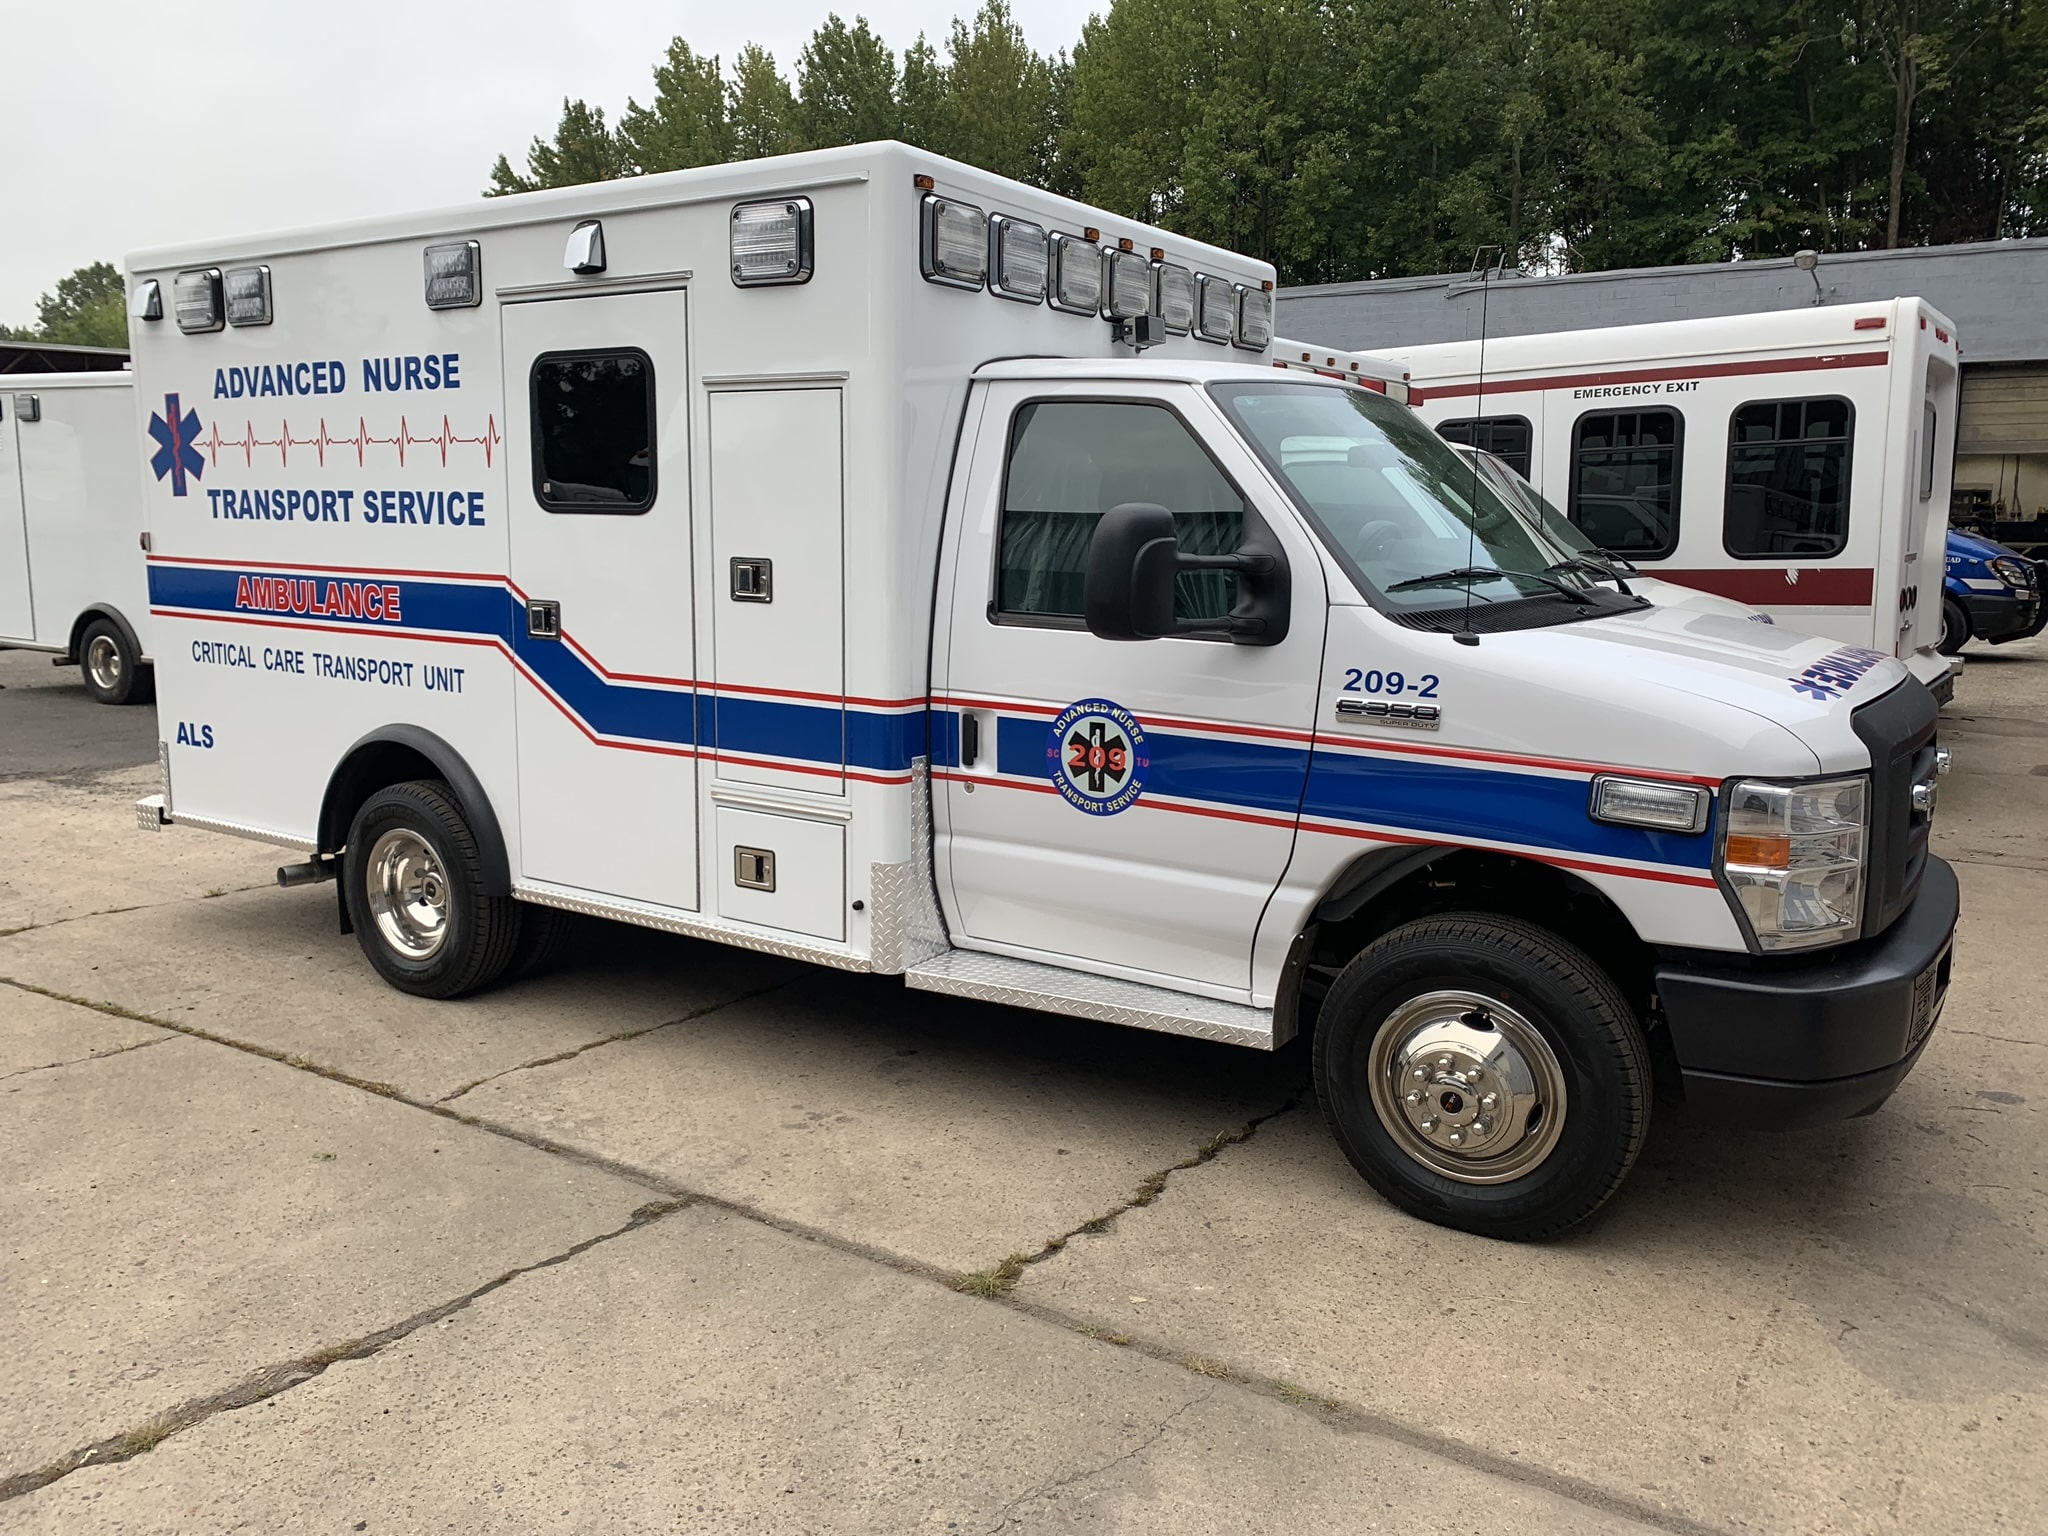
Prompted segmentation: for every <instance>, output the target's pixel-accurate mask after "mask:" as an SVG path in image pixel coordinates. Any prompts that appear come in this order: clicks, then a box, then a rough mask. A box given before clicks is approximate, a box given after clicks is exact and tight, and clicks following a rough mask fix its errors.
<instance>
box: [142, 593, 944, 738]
mask: <svg viewBox="0 0 2048 1536" xmlns="http://www.w3.org/2000/svg"><path fill="white" fill-rule="evenodd" d="M242 574H244V573H242V572H238V571H233V570H215V569H209V568H206V567H203V566H187V565H175V566H173V565H156V564H152V565H151V566H150V567H149V600H150V604H151V606H152V607H161V608H186V609H198V610H203V611H206V612H213V613H226V614H232V613H237V612H240V611H244V610H237V608H236V607H235V586H236V580H237V578H238V577H239V576H241V575H242ZM247 574H248V575H249V576H250V577H251V579H252V580H253V579H257V578H259V577H260V578H263V579H273V578H274V579H276V580H279V581H313V582H315V583H316V584H317V585H318V587H319V589H320V591H321V593H322V594H323V597H324V594H325V592H326V588H327V584H328V583H329V582H330V581H332V582H336V583H340V582H343V581H348V582H361V583H367V584H371V585H376V586H389V587H396V588H397V589H398V593H399V614H400V616H401V622H400V623H396V624H392V623H386V622H382V621H379V620H376V619H369V618H358V617H350V618H342V617H341V616H339V615H322V614H313V613H296V614H286V613H275V612H272V611H270V610H263V609H256V610H246V611H248V612H249V613H251V615H252V616H253V617H256V618H275V619H289V620H291V621H292V622H293V623H303V624H307V625H310V626H313V627H315V628H320V627H329V626H336V627H346V628H348V629H350V630H356V629H372V630H383V629H388V630H390V631H391V633H392V635H393V636H394V637H399V638H406V639H422V638H428V639H430V638H431V637H430V636H421V635H419V634H418V633H416V632H417V631H419V630H427V629H432V630H445V631H447V632H448V633H450V634H460V635H475V636H482V637H488V638H491V639H494V640H497V641H500V642H502V643H503V644H505V645H506V646H507V647H509V648H510V649H511V650H512V652H513V654H514V655H516V656H517V657H518V658H519V660H520V662H521V663H523V664H524V665H525V667H526V668H527V670H529V671H530V672H532V674H533V675H534V676H535V677H537V678H539V679H540V680H541V682H542V683H544V684H545V685H546V686H547V687H548V689H549V690H550V691H552V692H553V693H554V695H555V696H556V697H557V698H559V699H560V700H561V701H562V702H563V703H564V704H566V705H567V706H568V707H569V708H570V709H571V710H573V711H574V712H575V713H576V714H577V716H579V717H580V718H581V719H582V720H583V721H584V722H585V723H586V724H587V725H588V726H589V727H590V728H591V730H593V731H594V732H596V733H597V734H598V735H600V736H611V737H620V738H627V739H631V740H634V741H647V742H659V743H661V744H663V745H666V746H677V747H694V746H695V745H696V744H697V743H698V742H699V741H700V740H704V739H706V737H707V736H708V737H709V738H710V739H711V740H712V742H713V743H714V744H715V746H716V747H717V749H718V750H719V751H721V752H730V753H736V754H741V755H751V756H759V757H780V758H787V759H790V760H792V761H796V762H806V763H821V764H830V765H832V766H834V767H839V766H841V765H845V766H847V767H851V768H854V769H857V770H862V771H867V772H878V773H906V772H908V771H909V769H910V765H911V762H912V760H913V759H914V758H916V757H918V756H919V755H920V754H922V753H923V751H924V748H925V720H924V712H923V711H922V710H864V709H842V708H841V707H839V706H837V705H833V704H823V703H818V704H812V703H805V702H801V701H797V700H782V699H757V698H749V697H746V696H744V695H717V696H715V697H714V696H713V695H710V694H708V693H707V694H702V695H700V694H698V693H697V692H696V691H695V690H693V689H689V688H654V687H649V686H647V685H646V684H642V683H628V682H618V681H613V680H611V679H608V678H606V677H604V676H603V675H602V674H601V673H599V672H597V671H596V670H595V669H594V668H593V667H592V666H591V665H590V663H588V662H586V661H585V660H584V659H583V658H582V657H581V656H579V655H578V654H577V653H576V652H575V651H574V650H572V649H571V648H570V647H568V646H566V645H564V644H562V643H561V642H560V641H555V640H535V639H531V638H529V637H528V635H527V633H526V607H525V605H524V604H523V603H521V602H520V601H519V600H518V599H517V598H515V597H514V596H513V595H512V594H511V592H510V591H508V590H507V589H506V588H504V587H502V586H496V585H472V584H468V583H461V582H443V581H424V580H419V579H417V578H400V577H391V578H385V577H346V578H344V577H340V576H329V575H321V576H311V575H296V576H295V575H293V574H292V573H290V572H284V573H281V574H280V573H275V572H270V571H264V572H249V573H247ZM700 709H701V711H702V714H703V719H702V723H701V729H700V722H699V711H700ZM713 733H715V734H713Z"/></svg>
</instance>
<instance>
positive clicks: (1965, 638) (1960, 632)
mask: <svg viewBox="0 0 2048 1536" xmlns="http://www.w3.org/2000/svg"><path fill="white" fill-rule="evenodd" d="M1969 640H1970V616H1969V615H1968V614H1967V613H1965V612H1963V605H1962V604H1961V603H1959V602H1957V601H1956V600H1955V599H1954V598H1952V597H1944V598H1942V600H1941V639H1940V640H1938V641H1936V642H1935V647H1934V648H1935V649H1936V650H1938V651H1940V652H1941V654H1942V655H1944V656H1953V655H1955V654H1956V652H1958V651H1960V650H1961V649H1962V648H1963V647H1964V646H1965V645H1967V644H1968V643H1969Z"/></svg>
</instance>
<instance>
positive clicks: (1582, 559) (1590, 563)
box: [1544, 555, 1635, 597]
mask: <svg viewBox="0 0 2048 1536" xmlns="http://www.w3.org/2000/svg"><path fill="white" fill-rule="evenodd" d="M1544 569H1545V570H1546V571H1586V572H1589V573H1590V574H1592V575H1593V576H1594V577H1596V578H1597V579H1599V580H1601V581H1611V582H1613V583H1614V584H1615V585H1616V586H1617V587H1619V588H1621V590H1622V592H1623V593H1624V594H1625V595H1626V596H1629V597H1634V596H1635V593H1633V592H1631V591H1630V590H1629V585H1628V583H1627V582H1626V581H1625V580H1623V579H1622V574H1621V570H1620V568H1619V567H1618V566H1613V565H1609V564H1608V563H1607V562H1606V561H1604V560H1595V559H1593V558H1592V557H1591V556H1590V555H1573V556H1570V557H1569V558H1568V559H1564V560H1559V561H1557V562H1556V563H1555V564H1552V565H1546V566H1545V567H1544ZM1631 569H1633V567H1631Z"/></svg>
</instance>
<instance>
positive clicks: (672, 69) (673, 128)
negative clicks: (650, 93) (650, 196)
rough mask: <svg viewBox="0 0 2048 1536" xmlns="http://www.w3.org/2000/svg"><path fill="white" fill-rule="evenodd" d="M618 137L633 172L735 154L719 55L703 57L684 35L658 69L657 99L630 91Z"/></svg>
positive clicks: (675, 168)
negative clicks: (635, 97)
mask: <svg viewBox="0 0 2048 1536" xmlns="http://www.w3.org/2000/svg"><path fill="white" fill-rule="evenodd" d="M618 143H619V147H620V150H621V152H622V154H623V157H624V159H625V162H626V164H627V165H628V166H630V167H631V169H632V171H633V173H635V174H638V175H646V174H648V173H649V172H652V171H680V170H687V169H688V168H689V167H691V166H693V165H722V164H724V163H725V162H726V161H728V160H731V159H733V158H734V154H733V131H732V122H731V118H730V116H729V113H728V109H727V99H726V86H725V78H724V76H723V75H722V74H721V72H720V70H719V65H718V60H717V58H716V57H712V58H699V57H698V56H697V55H696V54H695V53H692V52H691V51H690V45H689V44H688V43H686V42H684V41H683V40H682V39H681V38H680V37H678V38H676V39H674V40H673V41H671V42H670V43H669V45H668V55H667V57H666V58H665V59H664V60H663V61H662V62H661V63H660V64H657V65H656V66H655V69H654V100H653V101H652V102H651V103H650V104H649V105H647V106H644V107H643V106H641V105H640V103H639V102H637V101H635V100H633V99H632V98H630V97H628V98H627V101H626V110H625V111H624V112H622V113H621V114H620V115H619V130H618Z"/></svg>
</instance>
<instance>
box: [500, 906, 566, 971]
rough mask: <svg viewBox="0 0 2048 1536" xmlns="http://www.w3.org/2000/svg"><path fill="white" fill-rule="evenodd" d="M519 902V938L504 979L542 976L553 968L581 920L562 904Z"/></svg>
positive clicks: (562, 954)
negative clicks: (539, 904)
mask: <svg viewBox="0 0 2048 1536" xmlns="http://www.w3.org/2000/svg"><path fill="white" fill-rule="evenodd" d="M518 906H519V942H518V944H516V945H515V946H514V947H513V950H512V963H511V965H510V966H508V967H507V968H506V970H505V980H507V981H518V980H519V979H520V978H522V977H525V976H542V975H545V974H546V973H547V972H549V971H551V970H553V969H554V968H555V966H556V965H557V964H559V963H560V961H561V959H562V957H563V956H564V955H566V954H567V953H568V952H569V947H570V944H571V942H572V941H573V940H574V939H575V937H576V933H577V930H578V929H579V928H580V927H581V926H582V920H581V919H580V918H578V917H577V915H576V914H575V913H574V912H564V911H563V910H562V909H561V908H560V907H542V906H536V905H535V904H534V903H532V902H530V901H522V902H520V903H518Z"/></svg>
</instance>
